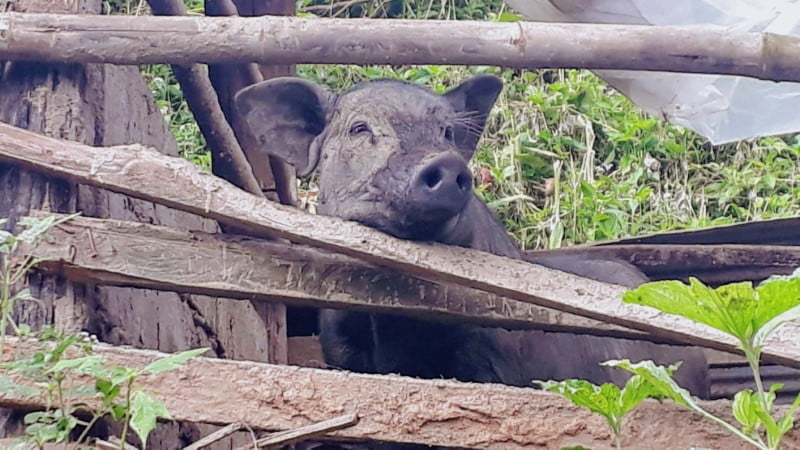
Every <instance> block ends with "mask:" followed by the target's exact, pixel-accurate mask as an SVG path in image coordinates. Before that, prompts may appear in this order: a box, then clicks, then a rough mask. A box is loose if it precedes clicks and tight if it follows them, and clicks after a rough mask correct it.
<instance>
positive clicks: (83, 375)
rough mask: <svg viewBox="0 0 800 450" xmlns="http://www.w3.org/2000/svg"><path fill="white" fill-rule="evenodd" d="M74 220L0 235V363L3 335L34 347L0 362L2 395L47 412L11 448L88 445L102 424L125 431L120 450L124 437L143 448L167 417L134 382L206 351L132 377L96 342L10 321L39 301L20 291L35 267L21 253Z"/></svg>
mask: <svg viewBox="0 0 800 450" xmlns="http://www.w3.org/2000/svg"><path fill="white" fill-rule="evenodd" d="M72 217H74V216H66V217H64V218H60V219H56V218H55V217H54V216H48V217H44V218H41V219H40V218H34V217H24V218H22V219H21V220H20V221H19V223H18V224H17V225H18V226H19V228H21V231H20V232H19V233H17V234H13V233H11V232H8V231H5V230H2V229H0V276H1V278H0V356H3V355H5V353H4V352H3V349H4V344H5V343H6V338H7V336H6V332H7V330H10V331H11V332H12V333H13V335H14V336H16V337H18V338H20V339H25V340H27V339H33V342H34V345H35V347H36V350H35V351H34V352H33V353H32V354H27V353H22V352H16V353H15V354H14V355H13V358H12V359H11V360H9V361H5V360H4V359H0V392H6V393H14V394H17V395H20V396H25V397H34V398H36V397H38V398H40V399H42V403H44V404H45V405H46V407H45V408H44V410H42V411H34V412H31V413H28V414H27V415H25V417H24V423H25V435H24V436H23V437H21V438H20V439H19V443H18V445H16V446H14V447H12V448H13V449H27V448H30V444H33V445H35V446H36V448H44V446H45V445H46V444H53V443H67V442H74V443H77V444H81V443H85V440H86V439H87V437H88V436H89V431H91V430H92V427H93V426H94V425H95V423H97V421H98V420H100V419H103V418H107V417H108V418H111V419H113V420H114V421H117V422H119V423H120V424H121V425H122V431H121V434H120V441H121V448H123V449H124V448H125V442H126V439H127V437H128V435H129V434H130V431H129V430H132V431H133V432H134V433H136V435H137V436H138V437H139V439H140V440H141V441H142V443H143V444H142V445H143V448H146V443H147V436H148V435H149V434H150V431H152V430H153V428H155V426H156V421H157V419H159V418H162V419H169V418H170V414H169V411H167V408H166V407H165V406H164V404H163V403H162V402H161V401H160V400H158V399H157V398H155V397H153V396H151V395H150V394H149V393H148V392H146V391H144V390H142V389H141V388H139V387H138V386H137V384H136V380H137V379H138V378H139V377H140V376H141V375H143V374H151V375H154V374H158V373H161V372H166V371H169V370H173V369H175V368H178V367H180V366H181V365H182V364H184V363H185V362H186V361H188V360H189V359H191V358H192V357H194V356H196V355H200V354H202V353H204V352H205V351H206V350H208V349H206V348H200V349H195V350H189V351H186V352H182V353H177V354H174V355H170V356H167V357H164V358H162V359H159V360H156V361H154V362H152V363H150V364H149V365H147V366H146V367H144V368H142V369H135V368H130V367H124V366H117V365H110V364H109V363H108V362H107V361H105V360H104V358H102V357H100V356H97V355H94V354H93V353H92V346H93V344H94V343H95V342H96V338H95V337H94V336H90V335H88V334H87V333H79V334H63V333H61V332H59V331H58V330H56V329H54V328H52V327H46V328H44V329H42V330H38V331H37V332H34V331H32V330H31V327H29V326H27V325H26V324H18V323H16V322H15V321H14V319H13V316H12V312H13V310H14V305H15V304H16V303H17V302H22V301H37V300H35V299H34V298H33V296H31V294H30V292H29V291H28V289H27V288H21V289H17V287H19V286H21V285H23V284H24V282H25V279H26V274H27V273H28V271H29V270H30V269H31V268H33V267H34V266H35V265H36V264H37V263H38V261H37V260H36V259H35V258H33V257H31V256H26V254H25V252H23V250H22V246H23V245H28V246H35V245H36V244H37V243H38V242H40V240H41V239H42V238H43V237H44V236H45V234H46V233H47V231H48V230H49V229H51V228H52V227H53V226H55V225H58V224H59V223H62V222H64V221H66V220H69V219H71V218H72ZM5 224H6V219H2V220H0V226H3V225H5ZM87 401H90V402H91V404H87ZM87 417H88V418H87ZM65 448H66V447H65ZM76 448H77V447H76Z"/></svg>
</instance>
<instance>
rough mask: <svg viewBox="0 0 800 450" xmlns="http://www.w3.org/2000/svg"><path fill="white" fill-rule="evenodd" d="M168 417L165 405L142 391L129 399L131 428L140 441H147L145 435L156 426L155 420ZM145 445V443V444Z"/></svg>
mask: <svg viewBox="0 0 800 450" xmlns="http://www.w3.org/2000/svg"><path fill="white" fill-rule="evenodd" d="M159 418H161V419H170V418H171V416H170V414H169V411H167V407H166V406H164V404H163V403H162V402H161V400H158V399H156V398H153V397H151V396H150V395H148V394H147V393H145V392H143V391H138V392H136V394H134V397H133V400H132V401H131V422H130V423H131V428H132V429H133V431H135V432H136V434H137V435H139V438H140V439H141V440H142V442H144V443H147V436H148V435H149V434H150V432H151V431H153V428H155V427H156V421H157V420H158V419H159ZM145 447H146V445H145Z"/></svg>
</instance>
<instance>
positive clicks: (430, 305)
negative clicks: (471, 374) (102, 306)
mask: <svg viewBox="0 0 800 450" xmlns="http://www.w3.org/2000/svg"><path fill="white" fill-rule="evenodd" d="M22 250H23V251H24V252H26V253H27V254H30V255H32V256H35V257H36V258H38V259H40V260H41V261H42V263H41V264H40V267H41V268H44V269H48V270H50V271H55V272H60V273H62V274H64V275H65V276H66V277H67V278H68V279H70V280H74V281H91V282H94V283H97V284H102V285H116V286H135V287H141V288H149V289H157V290H161V291H164V290H166V291H176V292H182V293H191V294H202V295H208V296H212V297H214V296H221V297H226V298H238V299H250V300H261V301H268V302H281V303H286V304H288V305H293V306H314V307H320V308H349V309H359V310H364V311H370V312H389V313H396V314H406V315H412V316H417V317H429V318H430V317H438V318H439V319H440V320H444V321H455V322H464V321H468V322H476V323H480V324H484V325H495V326H502V327H506V328H516V329H524V328H536V329H544V330H550V331H578V332H583V333H586V334H598V335H604V336H619V337H634V338H639V339H649V340H656V341H659V342H663V340H659V339H657V338H654V337H653V336H647V335H646V334H645V333H641V332H638V331H634V330H631V329H625V328H622V327H617V326H614V325H608V324H605V323H602V322H598V321H595V320H591V319H587V318H584V317H581V316H574V315H571V314H565V313H561V312H558V311H554V310H550V309H546V308H540V307H537V306H534V305H531V304H528V303H523V302H519V301H516V300H511V299H508V298H503V297H499V296H497V295H493V294H486V293H483V292H480V291H475V290H473V289H468V288H462V287H459V286H454V285H445V286H442V285H438V284H435V283H431V282H429V281H425V280H420V279H417V278H413V277H408V276H404V275H402V274H397V273H395V272H392V271H387V270H385V269H381V268H378V267H375V266H372V265H369V264H365V263H363V262H361V261H359V260H357V259H355V258H351V257H347V256H344V255H338V254H335V253H331V252H326V251H320V250H319V249H315V248H313V247H308V246H304V245H297V244H287V243H282V242H275V241H264V240H256V239H251V238H246V237H237V236H226V235H214V234H208V233H201V232H188V231H182V230H177V229H174V228H169V227H163V226H154V225H146V224H142V223H138V222H123V221H115V220H100V219H88V218H83V217H78V218H75V219H73V220H71V221H69V222H67V223H64V224H61V225H58V226H57V227H55V228H54V229H52V230H51V231H50V232H49V233H48V235H47V237H46V239H45V240H44V242H42V243H41V244H39V245H38V246H36V247H32V248H23V249H22ZM167 255H168V257H167Z"/></svg>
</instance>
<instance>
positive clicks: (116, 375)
mask: <svg viewBox="0 0 800 450" xmlns="http://www.w3.org/2000/svg"><path fill="white" fill-rule="evenodd" d="M137 376H139V371H137V370H136V369H131V368H129V367H121V366H117V367H114V369H113V370H112V371H111V384H113V385H114V386H119V385H120V384H127V383H128V382H129V381H131V380H133V379H134V378H136V377H137Z"/></svg>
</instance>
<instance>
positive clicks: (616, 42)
mask: <svg viewBox="0 0 800 450" xmlns="http://www.w3.org/2000/svg"><path fill="white" fill-rule="evenodd" d="M0 30H3V31H0V33H2V36H1V37H0V60H2V59H10V60H16V59H23V60H39V61H58V62H84V63H85V62H107V63H113V64H153V63H171V64H191V63H195V62H205V63H250V62H261V63H269V64H294V63H297V64H304V63H314V64H361V65H367V64H393V65H402V64H455V65H492V66H502V67H511V68H528V69H534V68H544V67H549V68H585V69H622V70H651V71H670V72H687V73H709V74H722V75H740V76H746V77H753V78H759V79H768V80H774V81H800V38H796V37H790V36H783V35H775V34H769V33H752V32H740V31H732V30H730V29H729V28H725V27H713V28H712V27H661V26H658V27H657V26H649V25H639V26H636V25H599V24H553V23H534V22H516V23H501V22H475V21H436V20H426V21H414V20H395V19H370V20H364V19H362V20H349V19H309V18H296V17H275V16H272V17H259V18H233V17H213V18H211V17H143V16H140V17H136V18H135V19H133V18H131V17H125V16H104V17H92V18H84V17H80V16H65V15H61V16H59V15H44V14H42V15H33V14H23V13H3V14H0Z"/></svg>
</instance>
